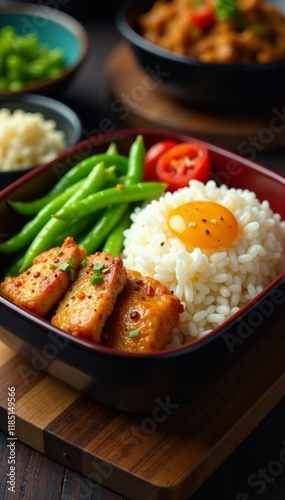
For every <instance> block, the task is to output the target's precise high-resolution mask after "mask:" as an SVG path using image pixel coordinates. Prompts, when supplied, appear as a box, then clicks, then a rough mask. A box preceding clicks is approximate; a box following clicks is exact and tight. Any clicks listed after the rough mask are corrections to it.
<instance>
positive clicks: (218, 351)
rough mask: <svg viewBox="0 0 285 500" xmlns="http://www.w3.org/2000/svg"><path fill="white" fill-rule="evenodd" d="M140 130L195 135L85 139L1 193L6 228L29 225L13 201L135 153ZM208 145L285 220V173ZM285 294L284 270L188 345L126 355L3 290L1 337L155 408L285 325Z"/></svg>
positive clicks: (69, 378)
mask: <svg viewBox="0 0 285 500" xmlns="http://www.w3.org/2000/svg"><path fill="white" fill-rule="evenodd" d="M138 134H143V136H144V140H145V145H146V147H147V148H149V147H150V146H151V145H152V144H154V143H156V142H158V141H160V140H165V139H171V140H176V141H185V140H189V139H190V138H189V137H188V136H186V135H182V134H175V133H171V132H165V131H158V130H156V131H152V130H135V129H134V130H121V131H115V132H112V133H109V134H106V135H103V136H100V137H99V136H94V137H91V138H90V139H88V140H86V141H82V142H80V143H78V144H77V145H76V146H75V147H73V148H70V149H69V150H68V151H66V152H65V153H64V154H63V155H62V156H61V157H60V158H59V159H57V160H55V161H54V162H51V163H50V164H47V165H42V166H40V167H38V168H36V169H35V170H33V171H32V172H30V173H29V174H27V175H26V176H24V177H22V178H21V179H19V180H18V181H17V182H16V183H14V184H13V185H11V186H9V187H7V188H6V189H5V190H3V191H2V192H1V193H0V234H2V235H5V234H6V235H7V234H9V235H12V234H13V233H15V232H17V230H18V229H19V228H20V227H21V225H23V223H24V221H23V218H22V217H20V216H19V215H18V214H17V213H15V212H14V211H13V210H12V208H11V207H10V206H9V204H8V203H7V200H8V199H12V200H16V199H32V198H35V197H36V196H40V195H41V194H43V193H46V192H47V191H48V190H49V188H50V187H51V186H53V185H54V184H55V182H56V181H57V180H58V174H59V173H60V172H61V171H62V172H65V171H66V170H67V169H68V168H71V167H72V165H74V164H76V163H78V162H79V161H80V160H82V159H83V158H84V157H87V156H90V155H92V154H94V153H99V152H104V151H106V149H107V147H108V145H109V144H110V142H116V144H117V147H118V151H119V152H121V153H123V154H128V151H129V147H130V145H131V144H132V143H133V141H134V139H135V137H136V136H137V135H138ZM206 146H207V147H208V149H209V152H210V158H211V163H212V175H213V178H214V179H215V180H216V182H217V183H226V184H227V185H228V186H231V187H235V188H242V189H246V188H248V189H251V190H254V191H255V192H256V195H257V196H258V198H259V199H260V200H264V199H267V200H268V201H269V202H270V204H271V207H272V210H274V211H275V212H279V213H280V214H281V216H282V218H283V219H285V205H284V190H285V178H283V177H281V176H279V175H277V174H275V173H273V172H272V171H269V170H267V169H265V168H263V167H260V166H258V165H256V164H254V163H253V162H251V161H249V160H247V159H245V158H242V157H240V156H237V155H235V154H232V153H230V152H227V151H224V150H222V149H220V148H218V147H215V146H211V145H209V144H206ZM219 181H220V182H219ZM10 264H11V257H10V256H4V255H2V256H1V259H0V277H1V276H3V274H4V272H5V269H7V266H8V265H10ZM0 279H1V278H0ZM284 294H285V273H282V274H280V276H278V277H277V278H276V279H275V280H274V282H272V283H271V284H270V285H269V286H267V287H266V288H265V289H264V290H263V292H262V293H260V294H259V295H258V296H257V297H256V298H255V299H254V300H251V301H250V302H249V303H248V304H247V305H246V306H245V307H243V308H242V309H241V310H240V311H239V312H238V313H237V314H236V315H235V316H233V317H232V318H230V320H228V321H227V322H225V323H224V324H222V325H221V326H220V327H219V328H216V329H215V330H213V331H212V332H211V333H209V334H208V335H207V336H205V337H202V338H200V339H198V340H195V341H193V343H191V344H189V345H187V346H184V347H180V348H176V349H171V350H168V351H164V352H161V351H160V352H158V353H152V354H132V353H127V352H125V353H123V352H119V351H116V350H112V349H108V348H107V347H103V346H99V345H96V344H92V343H91V342H88V341H85V340H81V339H79V338H76V337H73V336H71V335H68V334H66V333H64V332H63V331H61V330H59V329H58V328H56V327H54V326H52V325H51V324H50V323H49V322H48V321H47V320H45V319H41V318H39V317H37V316H35V315H33V314H31V313H29V312H27V311H25V310H23V309H22V308H20V307H18V306H16V305H14V304H13V303H11V302H10V301H9V300H8V299H7V298H5V297H3V296H2V295H1V294H0V325H1V327H2V328H0V340H2V341H3V342H5V343H6V344H7V345H8V346H9V347H11V348H12V349H13V350H14V351H16V352H17V353H19V354H20V355H21V356H23V357H24V358H26V359H27V360H28V361H29V362H30V364H31V367H32V369H33V370H37V371H39V372H40V371H42V370H44V371H47V372H48V373H50V374H52V375H54V376H56V377H57V378H59V379H61V380H63V381H64V382H66V383H68V384H70V385H71V386H73V387H75V388H76V389H79V390H80V391H83V392H85V393H87V394H89V395H90V396H92V397H93V398H95V399H97V400H99V401H102V402H104V403H107V404H108V405H110V406H113V407H115V408H118V409H121V410H126V411H132V412H149V411H152V410H153V408H154V407H155V406H157V401H158V399H159V400H161V401H162V400H163V401H166V400H167V401H170V402H171V404H182V403H184V402H186V401H187V400H188V399H189V397H190V395H191V390H195V389H197V388H198V387H199V384H200V383H202V382H205V381H207V379H208V378H209V377H213V376H214V374H215V373H216V372H217V371H218V370H219V369H220V367H221V366H223V364H224V363H231V361H232V360H234V359H235V356H236V354H238V353H239V352H241V351H240V349H246V347H247V342H248V341H249V340H251V341H254V342H258V337H259V334H261V332H262V331H265V332H267V331H268V332H269V330H270V328H274V324H276V322H278V324H279V322H281V321H282V322H283V323H282V325H283V324H284V326H285V323H284V314H283V312H284V311H283V309H284V297H285V295H284ZM280 324H281V323H280ZM268 334H270V333H268ZM253 369H254V367H253Z"/></svg>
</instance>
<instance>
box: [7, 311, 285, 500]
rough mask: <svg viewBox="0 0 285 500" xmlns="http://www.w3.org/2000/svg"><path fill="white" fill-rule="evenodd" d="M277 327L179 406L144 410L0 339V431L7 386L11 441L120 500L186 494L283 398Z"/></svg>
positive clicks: (167, 499) (179, 499)
mask: <svg viewBox="0 0 285 500" xmlns="http://www.w3.org/2000/svg"><path fill="white" fill-rule="evenodd" d="M284 327H285V318H284V319H283V320H281V321H279V320H278V321H275V320H272V322H271V323H270V328H268V331H267V332H265V333H264V332H263V333H262V334H261V335H260V336H258V338H254V339H250V340H249V341H248V343H247V344H246V346H245V347H246V348H245V349H244V350H243V351H241V352H240V353H239V354H238V356H236V355H235V357H233V358H232V359H230V360H229V362H228V363H227V364H226V365H225V366H224V365H223V367H222V368H221V370H220V373H218V374H216V375H215V377H214V378H213V380H211V381H208V383H207V385H205V387H204V388H202V389H199V391H198V392H197V393H196V394H193V396H192V400H191V402H190V403H188V404H187V405H186V406H181V407H175V406H174V405H171V401H169V400H167V399H166V400H165V401H158V402H157V407H156V408H154V410H153V412H152V414H149V415H132V414H128V413H123V412H121V411H118V410H114V409H112V408H109V407H107V406H105V405H103V404H101V403H98V402H96V401H94V400H92V399H91V398H90V397H87V396H84V395H82V394H80V393H79V392H78V391H77V390H75V389H73V388H71V387H69V386H68V385H66V384H64V383H62V382H60V381H59V380H57V379H55V378H53V377H52V376H50V375H48V374H45V373H43V372H37V371H35V370H34V369H32V367H31V366H30V365H29V363H28V362H26V361H24V360H23V359H22V358H21V357H19V356H17V355H15V354H14V352H13V351H11V350H10V349H9V348H7V347H6V346H5V345H4V344H3V343H2V342H0V429H1V430H2V431H4V432H7V392H8V388H9V387H15V391H16V437H17V439H18V440H20V441H22V442H23V443H25V444H27V445H29V446H31V447H32V448H34V449H36V450H38V451H40V452H41V453H43V454H45V455H46V456H47V457H49V458H51V459H54V460H56V461H58V462H60V463H61V464H63V465H64V466H66V467H68V468H70V469H73V470H75V471H77V472H79V473H81V474H83V475H85V476H87V477H89V478H90V479H92V480H94V481H96V482H99V483H100V484H103V485H105V486H106V487H108V488H111V489H113V490H115V491H116V492H118V493H120V494H122V495H125V496H126V497H128V498H131V499H134V500H141V499H142V498H147V499H148V500H158V499H163V500H184V499H187V498H189V497H190V496H191V495H192V494H193V493H194V492H195V491H196V490H197V489H198V488H199V487H200V486H201V484H202V483H203V482H204V481H205V480H206V479H207V478H208V477H209V476H210V475H211V474H212V473H213V472H214V471H215V470H216V469H217V468H218V467H219V465H221V463H222V462H223V461H224V460H225V459H226V458H227V457H228V456H229V455H230V454H231V453H232V452H233V451H234V450H235V448H236V447H237V446H238V445H239V444H240V443H241V442H242V441H243V439H244V438H245V437H246V436H248V434H249V433H250V432H251V431H252V430H253V429H254V428H255V426H257V425H258V424H259V423H260V422H261V420H262V419H263V418H264V417H265V416H266V415H267V414H268V413H269V411H270V410H271V409H273V407H274V406H275V405H276V404H277V403H278V402H279V401H280V400H281V399H282V398H283V397H284V395H285V335H284ZM2 333H3V332H2ZM0 338H1V328H0Z"/></svg>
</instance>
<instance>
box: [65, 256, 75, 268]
mask: <svg viewBox="0 0 285 500" xmlns="http://www.w3.org/2000/svg"><path fill="white" fill-rule="evenodd" d="M67 262H68V264H69V265H70V266H71V267H75V262H74V259H73V258H72V257H69V259H68V261H67Z"/></svg>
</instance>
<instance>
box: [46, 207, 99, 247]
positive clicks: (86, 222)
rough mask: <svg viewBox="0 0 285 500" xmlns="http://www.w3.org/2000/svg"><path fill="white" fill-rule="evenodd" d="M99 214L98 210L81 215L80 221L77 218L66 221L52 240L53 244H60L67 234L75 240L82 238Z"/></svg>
mask: <svg viewBox="0 0 285 500" xmlns="http://www.w3.org/2000/svg"><path fill="white" fill-rule="evenodd" d="M100 215H101V212H98V214H97V213H96V214H89V215H87V216H86V217H82V218H81V219H80V221H79V220H78V219H72V220H70V221H68V222H67V221H66V222H65V228H64V230H63V231H62V232H61V233H60V234H59V235H58V236H57V237H56V238H55V240H54V246H58V245H60V246H61V245H62V243H63V242H64V240H65V238H67V237H68V236H72V237H73V238H74V239H75V240H77V238H83V237H84V236H85V235H86V232H89V231H90V230H91V228H92V227H93V226H94V224H95V222H96V221H97V220H98V219H99V217H100Z"/></svg>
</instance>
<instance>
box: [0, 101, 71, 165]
mask: <svg viewBox="0 0 285 500" xmlns="http://www.w3.org/2000/svg"><path fill="white" fill-rule="evenodd" d="M65 147H66V142H65V137H64V133H63V132H62V131H60V130H57V129H56V123H55V121H54V120H45V119H44V117H43V115H42V114H41V113H29V112H25V111H23V110H21V109H17V110H15V111H14V112H11V111H10V110H9V109H6V108H3V109H1V110H0V171H3V172H4V171H5V172H6V171H11V170H22V169H24V168H29V167H34V166H36V165H38V164H40V163H46V162H49V161H51V160H53V159H54V158H56V156H58V155H59V154H60V153H61V152H62V151H64V149H65Z"/></svg>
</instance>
